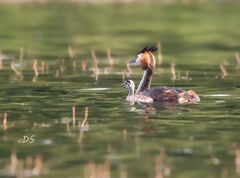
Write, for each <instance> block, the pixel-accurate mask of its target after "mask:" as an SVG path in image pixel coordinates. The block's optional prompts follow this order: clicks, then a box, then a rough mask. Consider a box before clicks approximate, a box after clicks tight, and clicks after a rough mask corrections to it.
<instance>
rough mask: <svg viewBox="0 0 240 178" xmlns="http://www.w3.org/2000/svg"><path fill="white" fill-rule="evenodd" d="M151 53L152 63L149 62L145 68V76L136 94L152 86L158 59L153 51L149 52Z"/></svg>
mask: <svg viewBox="0 0 240 178" xmlns="http://www.w3.org/2000/svg"><path fill="white" fill-rule="evenodd" d="M149 55H150V64H148V65H147V66H146V67H145V70H143V76H142V79H141V81H140V83H139V85H138V88H137V91H136V94H138V93H140V92H142V91H145V90H147V89H150V88H151V83H152V77H153V71H154V68H155V64H156V61H155V57H154V56H153V54H152V53H150V52H149Z"/></svg>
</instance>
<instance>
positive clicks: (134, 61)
mask: <svg viewBox="0 0 240 178" xmlns="http://www.w3.org/2000/svg"><path fill="white" fill-rule="evenodd" d="M128 64H129V65H130V66H136V65H138V63H137V61H136V60H135V59H133V60H132V61H129V62H128Z"/></svg>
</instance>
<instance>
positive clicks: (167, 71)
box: [0, 4, 240, 178]
mask: <svg viewBox="0 0 240 178" xmlns="http://www.w3.org/2000/svg"><path fill="white" fill-rule="evenodd" d="M190 7H192V6H189V7H186V6H174V5H172V6H164V7H160V6H159V7H158V6H156V7H155V6H153V5H144V6H140V5H139V7H138V8H135V6H134V7H133V5H130V4H128V5H127V6H124V5H119V6H118V7H117V8H116V7H115V6H111V8H109V5H108V6H104V5H101V6H97V5H90V6H84V7H82V6H74V5H59V7H57V8H56V7H55V6H54V8H53V7H52V5H49V6H47V5H42V6H38V7H36V6H31V5H30V6H10V7H9V6H7V5H5V6H1V7H0V12H1V13H2V14H1V16H0V19H1V22H2V26H6V28H7V27H8V28H9V29H11V30H9V31H8V30H6V29H4V30H3V29H2V30H1V29H0V36H1V40H0V48H1V52H0V81H1V85H0V120H1V123H2V124H1V130H0V135H1V137H0V139H1V140H0V177H34V176H37V177H84V178H110V177H111V178H113V177H120V178H127V177H131V178H133V177H136V178H139V177H155V178H162V177H184V178H187V177H189V178H190V177H199V178H200V177H201V178H202V177H216V178H217V177H238V176H240V161H239V160H240V149H239V144H240V143H239V142H240V141H239V125H240V122H239V119H240V116H239V115H240V110H239V106H240V104H239V94H240V91H239V84H238V83H239V76H240V72H239V67H238V66H239V53H238V51H233V50H231V49H234V50H236V49H239V48H238V43H239V41H238V39H237V38H235V35H240V34H239V30H238V29H239V18H238V16H237V15H236V14H238V12H239V7H238V6H233V5H229V6H228V7H222V6H217V7H215V6H208V7H205V6H194V7H192V8H190ZM147 8H150V9H147ZM225 8H230V9H231V11H229V12H228V13H227V14H225V15H224V16H222V13H223V12H226V11H225ZM59 9H60V11H59ZM223 10H224V11H223ZM73 11H74V12H75V13H70V12H73ZM89 12H91V13H89ZM142 12H145V13H142ZM84 14H87V16H86V15H84ZM209 14H211V16H210V15H209ZM26 17H31V18H29V20H28V21H23V20H22V19H25V18H26ZM119 17H121V18H119ZM136 17H138V19H142V21H143V22H145V24H146V25H144V26H143V25H142V22H141V23H140V22H138V21H136ZM176 18H177V19H176ZM6 19H8V21H6ZM149 19H151V20H149ZM218 21H219V22H221V23H217V22H218ZM222 21H224V22H225V23H227V24H223V23H222ZM20 22H21V23H20ZM63 22H64V23H65V24H64V25H63ZM78 22H79V24H78ZM100 22H101V23H100ZM116 22H117V23H116ZM213 24H214V25H213ZM176 29H178V30H176ZM26 31H27V32H26ZM233 31H234V32H233ZM206 32H207V33H206ZM223 32H224V33H223ZM4 39H5V40H4ZM159 39H161V43H160V42H159ZM3 41H4V42H3ZM6 41H8V42H6ZM216 41H218V42H219V41H220V42H223V43H224V44H223V45H220V46H223V47H222V48H221V50H217V48H216V47H217V46H219V45H216V47H214V44H215V43H216ZM150 42H151V43H156V45H157V46H159V47H160V48H161V52H159V53H156V54H155V55H156V58H157V61H158V67H157V69H156V71H155V74H154V79H153V86H158V85H166V86H179V87H182V88H184V89H187V90H188V89H190V88H191V89H193V90H195V91H196V92H197V93H199V94H200V97H201V102H200V103H198V104H193V105H176V104H171V103H164V104H163V103H153V104H152V105H142V104H134V105H130V104H129V103H127V102H126V101H125V97H126V95H127V93H126V90H125V89H124V88H122V87H120V84H121V83H122V81H123V80H126V79H133V80H134V81H139V80H140V78H141V75H142V73H141V70H139V69H134V70H132V69H131V68H130V67H129V66H128V65H127V64H126V62H127V61H129V59H131V58H133V57H134V55H135V52H136V51H137V50H138V49H140V48H141V47H142V46H144V45H145V44H148V43H150ZM220 42H219V43H220ZM224 46H225V47H226V49H225V48H224ZM223 59H225V61H222V60H223Z"/></svg>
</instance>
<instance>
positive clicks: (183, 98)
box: [129, 47, 200, 104]
mask: <svg viewBox="0 0 240 178" xmlns="http://www.w3.org/2000/svg"><path fill="white" fill-rule="evenodd" d="M156 50H157V48H155V47H149V48H148V47H145V48H143V49H142V50H141V51H140V52H138V53H137V55H136V58H135V59H134V60H132V61H131V62H129V64H130V65H131V64H133V65H140V66H141V68H142V69H143V71H144V73H143V77H142V79H141V81H140V83H139V86H138V89H137V91H136V94H142V95H145V96H148V97H151V98H152V99H153V100H154V101H160V102H172V103H179V104H184V103H197V102H199V101H200V98H199V96H198V95H197V94H196V93H195V92H194V91H192V90H189V91H185V90H183V89H181V88H177V87H166V86H159V87H154V88H151V82H152V77H153V73H154V69H155V63H156V62H155V58H154V55H153V54H152V52H154V51H156Z"/></svg>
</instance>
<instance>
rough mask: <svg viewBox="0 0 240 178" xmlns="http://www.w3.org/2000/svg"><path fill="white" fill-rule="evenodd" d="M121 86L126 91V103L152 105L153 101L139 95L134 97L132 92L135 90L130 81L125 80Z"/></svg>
mask: <svg viewBox="0 0 240 178" xmlns="http://www.w3.org/2000/svg"><path fill="white" fill-rule="evenodd" d="M122 86H124V87H126V88H127V89H128V96H127V98H126V101H128V102H131V103H135V102H138V103H152V102H153V99H152V98H151V97H148V96H144V95H141V94H138V95H135V94H134V90H135V84H134V82H133V81H132V80H126V81H125V82H123V83H122Z"/></svg>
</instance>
